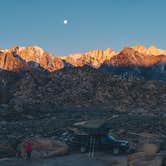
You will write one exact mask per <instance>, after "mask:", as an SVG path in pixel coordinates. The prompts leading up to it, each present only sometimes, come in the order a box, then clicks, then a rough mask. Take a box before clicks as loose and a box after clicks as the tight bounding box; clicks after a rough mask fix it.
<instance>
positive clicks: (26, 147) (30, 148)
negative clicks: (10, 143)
mask: <svg viewBox="0 0 166 166" xmlns="http://www.w3.org/2000/svg"><path fill="white" fill-rule="evenodd" d="M25 149H26V152H27V156H26V159H27V160H30V159H31V153H32V143H31V142H30V141H28V142H26V144H25Z"/></svg>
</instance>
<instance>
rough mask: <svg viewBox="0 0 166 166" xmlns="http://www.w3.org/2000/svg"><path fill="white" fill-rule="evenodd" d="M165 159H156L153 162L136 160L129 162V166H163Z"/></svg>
mask: <svg viewBox="0 0 166 166" xmlns="http://www.w3.org/2000/svg"><path fill="white" fill-rule="evenodd" d="M162 165H163V158H162V157H155V158H153V159H152V160H148V159H146V158H145V159H144V160H134V161H131V162H129V166H162Z"/></svg>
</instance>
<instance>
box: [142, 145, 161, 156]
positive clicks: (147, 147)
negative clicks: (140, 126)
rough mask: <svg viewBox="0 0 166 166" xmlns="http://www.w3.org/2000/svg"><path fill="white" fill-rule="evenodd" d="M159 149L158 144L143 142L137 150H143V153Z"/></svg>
mask: <svg viewBox="0 0 166 166" xmlns="http://www.w3.org/2000/svg"><path fill="white" fill-rule="evenodd" d="M159 150H160V146H159V145H157V144H150V143H147V144H143V145H142V146H141V147H140V148H139V151H140V152H145V153H151V154H155V153H157V152H159Z"/></svg>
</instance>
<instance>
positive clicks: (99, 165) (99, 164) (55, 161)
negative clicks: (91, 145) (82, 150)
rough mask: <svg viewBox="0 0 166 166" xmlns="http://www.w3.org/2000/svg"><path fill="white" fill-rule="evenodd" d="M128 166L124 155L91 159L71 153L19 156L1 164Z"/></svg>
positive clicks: (5, 160)
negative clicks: (31, 158) (27, 159)
mask: <svg viewBox="0 0 166 166" xmlns="http://www.w3.org/2000/svg"><path fill="white" fill-rule="evenodd" d="M117 164H118V165H120V164H123V166H127V159H126V157H124V156H118V157H114V156H110V155H108V154H100V153H99V154H96V156H95V158H93V159H89V158H88V155H87V154H71V155H68V156H64V157H57V158H51V159H44V160H30V161H26V160H22V159H17V158H11V159H1V160H0V165H1V166H109V165H111V166H113V165H117Z"/></svg>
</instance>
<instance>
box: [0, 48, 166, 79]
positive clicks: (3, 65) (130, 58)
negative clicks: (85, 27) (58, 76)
mask: <svg viewBox="0 0 166 166" xmlns="http://www.w3.org/2000/svg"><path fill="white" fill-rule="evenodd" d="M165 64H166V50H161V49H158V48H156V47H155V46H151V47H149V48H145V47H144V46H142V45H136V46H133V47H125V48H123V49H122V50H121V51H120V52H115V51H113V50H112V49H111V48H107V49H106V50H104V51H103V50H92V51H89V52H86V53H76V54H70V55H67V56H56V55H53V54H51V53H48V52H46V51H44V50H43V49H42V48H40V47H37V46H29V47H20V46H17V47H14V48H10V49H6V50H4V49H0V69H1V70H7V71H14V72H20V71H28V70H40V71H45V72H46V71H47V72H55V71H57V70H60V69H63V68H69V67H83V66H85V65H88V66H91V67H93V68H96V69H101V70H108V71H110V72H113V71H114V72H115V73H116V74H120V75H121V76H131V75H132V76H138V75H139V76H144V77H147V78H150V79H161V80H164V81H165V80H166V78H165V75H166V74H165V73H166V65H165ZM152 72H153V75H152V74H151V73H152Z"/></svg>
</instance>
